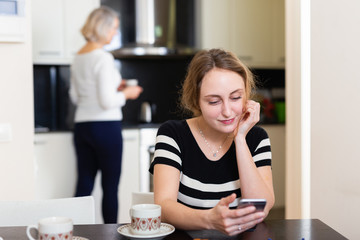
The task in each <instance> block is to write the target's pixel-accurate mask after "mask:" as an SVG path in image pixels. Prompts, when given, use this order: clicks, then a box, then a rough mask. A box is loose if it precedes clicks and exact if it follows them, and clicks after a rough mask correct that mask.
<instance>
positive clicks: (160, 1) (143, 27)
mask: <svg viewBox="0 0 360 240" xmlns="http://www.w3.org/2000/svg"><path fill="white" fill-rule="evenodd" d="M102 4H103V5H107V6H109V7H112V8H113V9H115V10H116V11H119V13H120V17H121V19H120V23H121V26H120V32H121V47H120V48H119V49H117V50H114V51H113V52H112V53H113V55H114V56H115V57H119V56H124V55H126V56H129V55H130V56H131V55H171V54H176V55H181V54H192V53H194V52H195V50H194V49H195V35H196V34H195V33H196V31H195V25H196V24H195V0H135V1H133V0H108V1H104V2H103V3H102Z"/></svg>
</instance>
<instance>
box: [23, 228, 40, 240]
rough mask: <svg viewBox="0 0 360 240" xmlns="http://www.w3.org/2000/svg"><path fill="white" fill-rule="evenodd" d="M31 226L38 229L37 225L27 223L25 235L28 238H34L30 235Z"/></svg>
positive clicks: (33, 239)
mask: <svg viewBox="0 0 360 240" xmlns="http://www.w3.org/2000/svg"><path fill="white" fill-rule="evenodd" d="M32 228H34V229H36V230H38V227H37V226H36V225H29V226H28V227H27V228H26V235H27V236H28V238H29V239H30V240H36V239H35V238H33V237H32V236H31V233H30V230H31V229H32Z"/></svg>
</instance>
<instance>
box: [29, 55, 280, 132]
mask: <svg viewBox="0 0 360 240" xmlns="http://www.w3.org/2000/svg"><path fill="white" fill-rule="evenodd" d="M191 58H192V56H191V55H182V56H179V55H178V56H166V57H164V56H153V57H151V56H146V57H136V56H135V57H134V56H133V57H125V58H122V59H119V62H118V63H119V66H120V71H121V74H122V76H123V78H125V79H129V78H136V79H138V81H139V85H140V86H142V87H143V88H144V91H143V93H142V94H141V96H140V97H139V98H138V99H137V100H129V101H128V102H127V104H126V106H125V107H124V108H123V109H122V110H123V113H124V119H123V121H124V124H125V125H136V124H141V123H142V121H141V118H140V113H141V105H142V103H143V102H149V103H151V104H152V105H153V107H154V109H153V116H152V118H151V121H152V123H155V124H159V123H162V122H164V121H166V120H168V119H182V118H186V117H188V116H185V115H183V114H182V113H181V111H180V109H179V108H178V100H179V91H180V88H181V85H182V82H183V80H184V78H185V75H186V70H187V66H188V64H189V62H190V61H191ZM253 72H254V73H255V74H256V76H257V79H258V83H259V84H258V85H259V89H258V91H257V93H256V95H255V98H256V99H257V100H258V101H259V102H260V103H261V104H262V112H261V123H284V119H285V71H284V70H283V69H253ZM69 79H70V67H69V66H68V65H54V66H48V65H34V105H35V108H34V109H35V127H36V128H37V130H38V131H69V130H71V129H72V127H73V116H74V110H75V108H74V106H73V105H72V104H71V102H70V100H69V96H68V89H69Z"/></svg>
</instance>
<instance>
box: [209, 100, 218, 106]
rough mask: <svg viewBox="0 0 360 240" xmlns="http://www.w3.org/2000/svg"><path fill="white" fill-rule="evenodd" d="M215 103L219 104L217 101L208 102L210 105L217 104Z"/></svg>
mask: <svg viewBox="0 0 360 240" xmlns="http://www.w3.org/2000/svg"><path fill="white" fill-rule="evenodd" d="M217 103H219V101H210V102H209V104H210V105H215V104H217Z"/></svg>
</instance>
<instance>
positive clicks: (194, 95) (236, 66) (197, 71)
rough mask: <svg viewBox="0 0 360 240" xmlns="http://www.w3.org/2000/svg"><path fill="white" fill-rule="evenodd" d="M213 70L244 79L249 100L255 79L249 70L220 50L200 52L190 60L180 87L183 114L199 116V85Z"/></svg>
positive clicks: (236, 59)
mask: <svg viewBox="0 0 360 240" xmlns="http://www.w3.org/2000/svg"><path fill="white" fill-rule="evenodd" d="M213 68H220V69H226V70H230V71H233V72H236V73H238V74H239V75H240V76H241V77H242V78H243V79H244V84H245V95H246V99H250V97H251V94H252V91H253V90H254V89H255V79H254V76H253V74H252V72H251V71H250V70H249V68H248V67H247V66H246V65H245V64H244V63H242V62H241V61H240V60H239V58H237V57H236V55H235V54H233V53H231V52H227V51H224V50H222V49H210V50H201V51H199V52H198V53H196V55H195V56H194V58H193V59H192V60H191V62H190V65H189V67H188V71H187V74H186V78H185V81H184V83H183V86H182V90H181V99H180V101H181V106H182V108H183V110H184V112H186V113H189V112H190V113H192V115H193V116H199V115H201V109H200V105H199V97H200V88H201V83H202V80H203V78H204V76H205V75H206V74H207V73H208V72H209V71H210V70H211V69H213Z"/></svg>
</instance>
